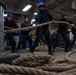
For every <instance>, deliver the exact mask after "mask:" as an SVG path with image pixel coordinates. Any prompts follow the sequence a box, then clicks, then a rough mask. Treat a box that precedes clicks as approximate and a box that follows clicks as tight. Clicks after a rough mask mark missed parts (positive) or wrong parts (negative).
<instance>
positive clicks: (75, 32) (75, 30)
mask: <svg viewBox="0 0 76 75" xmlns="http://www.w3.org/2000/svg"><path fill="white" fill-rule="evenodd" d="M75 26H76V23H75ZM71 31H72V34H74V36H73V40H72V42H71V48H72V47H73V45H74V44H75V41H76V29H75V28H74V27H72V28H71Z"/></svg>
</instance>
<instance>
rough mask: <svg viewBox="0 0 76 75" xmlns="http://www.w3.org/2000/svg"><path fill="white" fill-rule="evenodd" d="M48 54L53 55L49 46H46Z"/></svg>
mask: <svg viewBox="0 0 76 75" xmlns="http://www.w3.org/2000/svg"><path fill="white" fill-rule="evenodd" d="M48 54H51V55H53V52H52V49H51V46H49V47H48Z"/></svg>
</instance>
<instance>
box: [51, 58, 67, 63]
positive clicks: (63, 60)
mask: <svg viewBox="0 0 76 75" xmlns="http://www.w3.org/2000/svg"><path fill="white" fill-rule="evenodd" d="M65 62H67V60H66V59H56V60H53V61H52V63H65Z"/></svg>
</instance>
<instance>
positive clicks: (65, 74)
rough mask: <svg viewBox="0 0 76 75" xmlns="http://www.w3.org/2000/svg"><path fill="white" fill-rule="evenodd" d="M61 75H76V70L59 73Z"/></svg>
mask: <svg viewBox="0 0 76 75" xmlns="http://www.w3.org/2000/svg"><path fill="white" fill-rule="evenodd" d="M59 75H76V68H75V69H72V70H68V71H65V72H61V73H59Z"/></svg>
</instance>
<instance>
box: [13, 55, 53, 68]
mask: <svg viewBox="0 0 76 75" xmlns="http://www.w3.org/2000/svg"><path fill="white" fill-rule="evenodd" d="M51 60H53V57H52V56H50V55H47V56H46V55H32V56H26V57H22V58H18V59H15V60H14V61H13V62H12V64H14V65H21V66H22V65H23V66H30V67H33V66H40V65H43V64H46V63H49V61H51Z"/></svg>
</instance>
